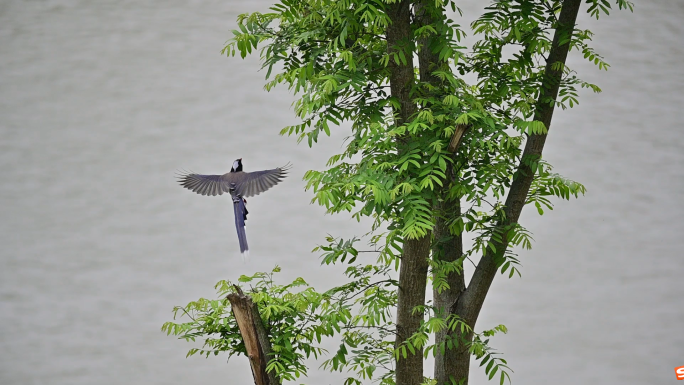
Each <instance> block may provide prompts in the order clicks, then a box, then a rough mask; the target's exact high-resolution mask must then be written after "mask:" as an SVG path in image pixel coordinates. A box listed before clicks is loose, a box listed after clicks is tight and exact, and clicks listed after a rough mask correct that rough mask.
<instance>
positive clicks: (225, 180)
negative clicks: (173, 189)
mask: <svg viewBox="0 0 684 385" xmlns="http://www.w3.org/2000/svg"><path fill="white" fill-rule="evenodd" d="M291 167H292V166H291V165H290V164H289V163H288V164H286V165H285V166H283V167H278V168H274V169H272V170H263V171H253V172H244V171H242V158H240V159H237V160H235V162H233V167H232V168H231V169H230V172H229V173H226V174H223V175H200V174H195V173H183V174H180V175H178V182H179V183H180V185H181V186H183V187H185V188H187V189H188V190H191V191H194V192H196V193H198V194H201V195H214V196H215V195H223V193H228V194H230V196H231V197H232V198H233V211H234V213H235V228H236V229H237V235H238V241H239V242H240V252H241V253H242V256H243V258H244V257H245V254H249V246H248V245H247V235H246V234H245V221H246V220H247V214H248V211H247V207H246V203H247V200H246V199H245V198H248V197H251V196H254V195H259V194H261V193H262V192H264V191H266V190H268V189H270V188H271V187H273V186H275V185H277V184H278V183H279V182H280V181H281V180H283V178H285V176H286V175H287V171H288V170H289V169H290V168H291Z"/></svg>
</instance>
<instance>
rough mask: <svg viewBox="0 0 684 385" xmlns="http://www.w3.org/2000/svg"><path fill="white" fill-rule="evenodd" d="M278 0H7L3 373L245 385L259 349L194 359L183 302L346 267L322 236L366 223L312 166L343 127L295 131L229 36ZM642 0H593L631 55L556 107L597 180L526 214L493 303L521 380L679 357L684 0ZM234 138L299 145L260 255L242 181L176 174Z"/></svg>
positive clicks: (608, 39) (272, 205)
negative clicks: (235, 187)
mask: <svg viewBox="0 0 684 385" xmlns="http://www.w3.org/2000/svg"><path fill="white" fill-rule="evenodd" d="M269 3H270V1H258V2H257V1H239V2H238V1H232V2H225V1H224V2H219V1H210V0H195V1H148V2H136V1H98V2H89V1H76V0H61V1H59V0H55V1H17V0H8V1H4V2H2V3H1V4H0V130H1V131H0V133H1V134H2V136H1V140H0V166H2V167H0V175H1V176H2V180H3V183H2V184H0V218H1V220H0V244H1V245H2V247H1V249H0V250H1V251H0V263H1V265H0V301H1V302H0V323H1V324H2V328H0V352H1V353H0V383H2V384H121V383H129V384H155V383H156V384H181V383H188V382H200V381H201V382H213V383H231V384H233V383H235V384H237V383H242V384H247V383H250V382H251V374H250V372H249V368H248V366H247V362H246V360H245V359H244V358H237V359H234V360H231V361H230V362H229V363H228V364H226V363H225V359H223V358H210V359H208V360H205V359H201V358H191V359H186V358H185V352H186V350H187V348H188V347H189V345H188V344H186V343H184V342H180V341H177V340H175V339H174V338H171V337H166V336H165V335H164V334H162V333H161V332H160V331H159V327H160V326H161V324H162V323H163V322H164V321H167V320H170V319H171V312H170V310H171V309H172V307H173V306H174V305H178V304H183V303H185V302H187V301H189V300H193V299H196V298H197V297H199V296H208V297H210V296H212V295H213V289H212V287H213V284H214V283H215V282H216V281H217V280H218V279H222V278H227V279H236V278H237V277H238V276H239V275H240V274H245V273H251V272H254V271H264V270H270V269H271V268H272V267H273V266H274V265H275V264H279V265H281V266H282V267H283V270H284V272H283V273H282V277H283V280H285V279H291V278H294V277H296V276H300V275H301V276H303V277H304V278H305V279H307V280H308V281H310V282H311V283H312V284H314V285H315V286H316V287H318V288H321V289H322V288H325V287H328V286H329V285H330V284H331V282H334V281H335V280H337V279H339V278H338V273H339V271H340V270H339V269H335V268H329V267H326V268H322V267H319V266H318V265H319V260H318V257H317V256H316V255H314V254H311V253H309V251H310V250H311V249H312V248H313V247H314V246H315V245H316V244H317V243H319V242H321V240H322V239H323V237H324V236H325V234H326V233H332V234H335V235H351V234H362V233H364V232H365V231H366V227H364V226H363V225H358V224H356V222H354V221H353V220H350V219H348V218H347V217H344V216H336V217H330V216H323V210H322V209H321V208H319V207H316V206H310V205H309V204H308V202H309V200H310V198H311V195H310V193H305V192H303V182H301V181H300V179H301V176H302V175H303V173H304V171H305V170H307V169H311V168H321V167H322V166H323V165H324V163H325V160H326V159H327V157H328V156H329V154H331V153H332V152H333V151H336V150H338V149H339V148H340V144H341V141H342V138H343V137H344V135H345V133H344V132H339V133H337V134H335V135H334V136H333V138H325V139H323V140H322V143H321V144H320V145H319V146H317V147H316V148H315V149H314V150H311V149H309V148H308V147H306V146H305V145H301V146H297V144H296V143H295V141H294V140H293V139H288V138H281V137H279V136H278V135H277V132H278V131H279V129H280V128H281V127H283V126H285V125H287V124H291V123H294V122H296V120H295V119H294V117H293V113H292V111H291V108H290V103H291V101H292V97H291V96H290V95H289V94H288V93H287V92H286V90H276V91H274V92H271V93H267V92H265V91H263V90H262V87H261V86H262V84H263V76H264V73H263V72H257V68H258V62H257V60H255V58H249V59H247V60H245V61H242V60H240V59H238V58H232V59H227V58H225V57H221V56H220V55H219V50H220V49H221V48H222V45H223V43H224V42H225V40H227V39H228V38H229V37H230V36H231V33H230V30H231V29H232V28H234V26H235V18H236V16H237V14H239V13H242V12H247V11H252V10H264V9H266V7H267V6H268V5H269ZM464 3H465V2H464ZM477 4H480V3H478V2H468V3H465V4H464V7H463V9H464V11H465V13H466V17H469V18H472V17H473V15H475V14H476V12H477V9H478V8H477ZM636 5H637V8H636V10H635V13H634V14H629V13H626V12H619V13H618V12H616V14H615V15H611V16H610V17H608V18H606V19H605V20H603V19H602V20H600V22H598V23H597V22H595V21H590V20H588V18H587V17H584V18H583V21H582V22H583V23H586V24H584V25H585V26H588V27H589V28H591V29H592V30H594V32H596V38H595V47H596V48H597V50H598V51H599V52H601V53H602V54H604V56H605V57H606V58H607V60H608V61H609V62H610V63H611V64H612V65H613V66H612V68H611V69H610V71H609V72H607V73H605V72H599V71H598V69H596V68H593V67H592V66H590V65H588V64H584V63H581V62H580V60H579V58H577V57H575V58H574V59H573V63H575V66H576V68H577V69H578V70H579V71H580V74H581V75H582V76H583V77H584V78H586V79H588V80H592V81H595V82H598V83H599V85H600V86H601V87H602V88H603V90H604V92H603V93H602V94H600V95H590V94H584V95H583V96H582V99H581V104H580V106H579V107H578V108H576V109H573V110H570V111H563V112H561V111H559V112H558V113H557V114H556V116H555V121H554V123H553V127H552V133H551V136H550V138H549V141H548V145H547V149H546V151H545V156H546V158H547V159H548V160H550V161H551V162H552V163H553V164H554V165H555V166H556V170H557V171H558V172H561V173H563V174H564V175H566V176H568V177H570V178H574V179H577V180H580V181H582V182H584V183H585V184H586V186H587V188H588V194H587V196H586V197H584V198H582V199H580V200H578V201H573V202H569V203H568V202H560V203H558V205H557V207H556V209H555V210H554V211H553V212H550V213H548V214H547V215H544V217H541V218H540V217H539V216H537V214H536V213H534V212H533V211H534V210H528V211H526V212H525V213H524V214H523V221H524V223H525V224H527V226H528V227H529V228H530V229H531V230H532V231H533V232H534V234H535V239H536V240H537V242H536V244H535V248H534V250H532V251H531V252H525V253H523V254H522V257H521V259H522V261H523V264H524V268H523V279H513V280H507V279H505V278H503V277H500V278H497V280H496V281H495V283H494V286H493V291H492V292H491V294H490V296H489V298H488V300H487V302H486V305H485V309H484V312H483V314H482V316H481V317H480V321H479V325H478V326H479V328H480V329H481V328H485V327H491V326H494V325H496V324H498V323H505V324H506V325H507V326H508V327H509V329H510V333H509V334H508V335H506V336H502V337H496V338H495V339H494V341H493V342H494V345H495V346H496V347H498V348H500V350H502V351H503V352H504V353H505V357H506V358H507V359H508V361H509V363H510V366H511V367H512V368H513V370H515V373H514V375H513V381H514V383H526V384H547V383H549V381H550V380H551V381H553V382H554V383H557V384H576V383H624V384H644V383H665V382H666V381H673V380H674V378H673V374H672V369H673V368H674V367H675V366H680V365H684V337H683V334H682V333H681V330H682V328H681V326H682V324H683V323H684V322H683V321H682V320H684V309H683V308H682V306H681V304H682V298H684V284H682V282H683V278H682V277H683V276H684V260H683V259H682V256H681V250H682V248H683V247H684V237H683V236H682V230H684V226H682V217H683V214H684V210H683V209H682V207H683V206H682V203H681V200H682V198H683V197H684V172H683V171H682V165H683V164H684V151H683V150H684V135H683V134H682V125H681V123H680V121H679V119H678V118H679V113H680V112H681V109H682V106H684V97H683V93H682V88H684V70H682V68H683V67H682V64H681V63H682V62H683V61H684V45H682V43H681V37H682V36H684V27H683V25H684V24H682V20H684V3H682V2H681V1H676V0H671V1H664V0H662V1H648V2H647V1H637V4H636ZM342 131H343V130H342ZM237 157H243V158H244V162H245V167H246V168H247V169H248V170H255V169H262V168H271V167H275V166H278V165H282V164H285V163H286V162H287V161H292V162H293V163H294V164H295V169H294V170H293V173H292V176H291V177H290V178H288V179H287V180H286V181H285V182H284V183H283V184H282V185H279V186H278V187H277V188H275V189H273V190H272V191H269V192H268V194H265V195H261V196H259V197H256V198H253V199H251V200H250V201H249V206H250V212H251V216H250V220H249V226H248V230H247V231H248V237H249V240H250V246H251V259H250V260H249V261H248V263H247V264H243V263H242V262H241V260H240V257H239V251H238V248H237V242H236V237H235V235H234V228H233V219H232V212H231V207H230V204H229V202H228V201H227V200H226V199H225V197H223V198H204V197H199V196H196V195H194V194H191V193H189V192H187V191H184V190H182V189H180V188H179V187H178V186H177V185H176V184H175V182H174V178H173V174H174V172H175V171H176V170H177V169H181V168H190V169H193V170H195V171H200V172H207V173H212V172H216V173H218V172H225V171H227V170H228V169H229V168H230V164H231V162H232V160H233V159H235V158H237ZM477 373H478V374H477V375H476V376H475V379H474V381H473V383H484V382H486V379H485V378H484V376H483V375H482V374H480V373H479V371H478V372H477ZM331 378H339V376H332V377H331V376H330V375H329V374H325V373H321V372H318V371H315V370H313V371H312V373H311V376H310V378H309V379H308V380H307V381H306V382H307V383H310V384H324V383H326V384H327V383H331V382H332V381H333V380H331Z"/></svg>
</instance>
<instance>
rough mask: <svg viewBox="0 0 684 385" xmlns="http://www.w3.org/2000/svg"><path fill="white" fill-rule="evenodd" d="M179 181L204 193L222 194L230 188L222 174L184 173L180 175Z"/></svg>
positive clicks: (193, 189)
mask: <svg viewBox="0 0 684 385" xmlns="http://www.w3.org/2000/svg"><path fill="white" fill-rule="evenodd" d="M178 183H180V184H181V186H183V187H185V188H186V189H188V190H192V191H194V192H196V193H198V194H202V195H221V194H223V193H224V192H228V189H229V188H230V186H228V185H227V184H226V182H225V181H224V180H222V179H221V175H200V174H195V173H182V174H179V175H178Z"/></svg>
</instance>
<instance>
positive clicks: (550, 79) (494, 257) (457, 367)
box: [448, 0, 581, 384]
mask: <svg viewBox="0 0 684 385" xmlns="http://www.w3.org/2000/svg"><path fill="white" fill-rule="evenodd" d="M580 5H581V0H565V1H564V2H563V5H562V9H561V13H560V16H559V19H558V27H557V28H556V31H555V33H554V36H553V43H552V45H551V51H550V52H549V57H548V59H547V62H546V69H545V71H544V80H543V83H542V90H541V94H540V96H539V99H538V100H537V105H536V107H537V109H536V112H535V116H534V120H537V121H541V122H543V123H544V125H545V126H546V128H547V129H549V128H550V127H551V118H552V116H553V110H554V106H555V103H551V102H552V101H555V100H556V97H557V96H558V89H559V85H560V80H561V76H562V69H558V70H554V69H553V68H552V65H553V64H554V63H558V62H560V63H563V65H564V64H565V60H566V58H567V56H568V50H569V44H568V43H569V40H570V36H571V35H572V33H573V31H574V27H575V21H576V19H577V14H578V12H579V8H580ZM561 42H563V44H561ZM545 141H546V134H541V135H530V136H529V137H528V138H527V143H526V144H525V150H524V152H523V156H522V159H521V161H520V164H519V165H518V169H517V171H516V173H515V175H514V177H513V183H512V184H511V188H510V190H509V192H508V196H507V198H506V204H505V208H504V210H505V211H504V212H505V214H506V219H505V220H504V221H502V223H500V226H501V228H504V229H506V228H509V227H510V226H511V225H514V224H516V223H517V222H518V218H520V213H521V212H522V208H523V206H524V205H525V200H526V199H527V194H528V193H529V190H530V185H531V184H532V179H533V178H534V172H533V171H532V168H531V166H530V164H531V163H533V162H536V161H538V160H539V158H540V157H541V154H542V150H543V148H544V143H545ZM490 241H491V242H492V243H493V244H494V246H495V249H496V253H494V252H491V251H490V250H489V249H487V252H485V254H484V255H483V256H482V259H481V260H480V262H479V263H478V264H477V268H476V269H475V273H474V274H473V278H472V279H471V280H470V283H469V284H468V287H467V289H466V290H465V291H464V292H463V293H462V294H461V296H460V297H459V298H458V300H457V301H456V302H455V303H453V304H452V306H451V311H452V312H453V313H455V314H457V315H459V316H460V317H461V318H462V319H463V320H464V321H465V322H466V323H467V324H468V325H470V326H471V327H473V328H474V327H475V323H476V322H477V318H478V316H479V314H480V310H481V309H482V304H483V303H484V300H485V297H486V296H487V292H488V291H489V288H490V286H491V284H492V281H493V280H494V277H495V275H496V272H497V270H498V267H499V265H500V263H501V261H502V260H503V256H504V252H505V251H506V248H507V247H508V239H507V237H506V232H505V231H504V233H503V237H502V239H501V241H500V242H499V241H496V240H495V239H491V240H490ZM467 337H469V339H470V338H472V336H467ZM455 353H456V357H453V360H449V362H448V364H449V365H452V364H453V367H452V368H450V371H452V372H453V373H455V374H457V376H456V377H455V379H456V381H457V382H458V381H461V380H465V381H464V384H467V383H468V369H469V360H470V357H469V354H468V351H467V350H463V349H458V350H455Z"/></svg>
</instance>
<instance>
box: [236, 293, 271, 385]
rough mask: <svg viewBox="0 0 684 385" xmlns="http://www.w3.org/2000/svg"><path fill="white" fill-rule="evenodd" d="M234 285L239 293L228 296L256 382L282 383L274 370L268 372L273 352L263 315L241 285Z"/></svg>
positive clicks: (267, 384) (258, 384) (265, 384)
mask: <svg viewBox="0 0 684 385" xmlns="http://www.w3.org/2000/svg"><path fill="white" fill-rule="evenodd" d="M234 287H235V289H236V290H237V293H231V294H228V296H227V298H228V301H230V305H231V308H232V310H233V315H234V316H235V320H236V321H237V324H238V327H239V328H240V334H241V335H242V340H243V341H244V342H245V348H246V350H247V357H248V358H249V365H250V367H251V368H252V376H253V377H254V384H255V385H280V381H279V380H278V378H277V377H276V375H275V373H274V372H270V373H267V372H266V366H267V365H268V361H269V359H270V358H269V355H270V354H271V342H270V340H269V339H268V334H267V333H266V328H265V327H264V324H263V323H262V321H261V316H259V309H258V308H257V306H256V304H255V303H254V302H252V299H251V298H250V297H249V296H247V295H245V294H244V293H243V292H242V290H241V289H240V288H239V287H237V286H234Z"/></svg>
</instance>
